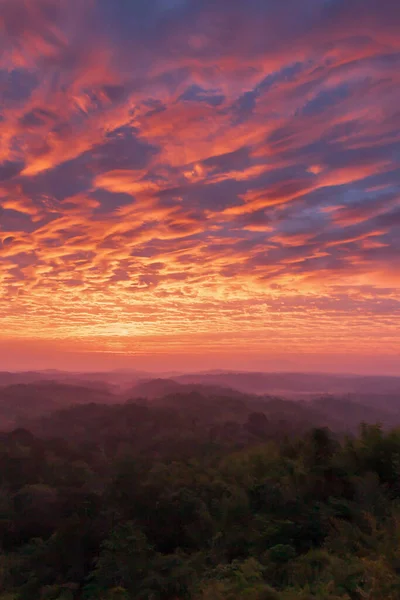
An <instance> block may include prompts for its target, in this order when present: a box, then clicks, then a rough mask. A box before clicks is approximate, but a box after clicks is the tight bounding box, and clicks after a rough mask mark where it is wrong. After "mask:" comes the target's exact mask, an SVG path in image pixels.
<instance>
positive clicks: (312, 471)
mask: <svg viewBox="0 0 400 600" xmlns="http://www.w3.org/2000/svg"><path fill="white" fill-rule="evenodd" d="M399 500H400V433H399V432H397V431H393V432H391V433H388V434H386V433H384V432H383V431H382V430H381V429H380V428H379V427H378V426H363V427H362V428H361V431H360V435H359V437H358V438H357V439H353V440H350V439H349V440H346V441H344V442H343V443H341V444H339V442H337V441H336V440H335V439H334V438H333V436H332V435H331V434H330V433H329V432H328V431H327V430H324V429H314V430H313V431H311V432H310V433H309V434H307V435H305V436H303V437H302V438H300V439H297V440H292V441H290V442H288V441H287V440H286V441H282V442H279V443H278V442H274V443H272V442H270V443H264V444H261V445H258V446H253V447H247V448H241V449H240V450H234V451H233V450H232V449H231V450H228V449H227V448H226V447H224V449H221V450H220V451H219V452H218V451H216V449H215V448H213V452H209V453H207V452H198V451H196V453H195V455H193V456H188V455H185V456H182V457H181V458H180V459H174V460H170V459H167V458H165V457H163V456H159V457H158V458H155V457H154V456H152V458H151V459H149V458H148V457H146V456H137V455H134V454H133V453H130V452H127V453H125V454H124V455H119V456H111V457H110V456H107V455H106V453H105V452H104V449H103V448H101V447H100V446H99V447H98V448H97V450H96V451H93V448H90V449H88V448H86V449H85V447H84V446H79V447H74V446H73V445H71V444H68V443H66V442H61V441H60V440H47V441H43V440H41V439H38V438H36V437H34V436H32V435H30V434H29V433H28V432H16V433H13V434H9V435H6V436H3V439H2V442H1V444H0V542H1V554H0V589H1V590H2V591H3V595H2V596H0V600H75V599H85V600H95V599H96V600H130V599H135V600H136V599H138V600H140V599H143V600H152V599H153V600H164V599H165V600H174V599H175V600H176V599H186V598H187V599H194V600H236V599H239V600H240V599H243V600H344V599H346V600H364V599H368V600H382V599H383V598H384V599H386V600H395V599H398V598H400V504H399Z"/></svg>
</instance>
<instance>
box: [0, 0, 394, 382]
mask: <svg viewBox="0 0 400 600" xmlns="http://www.w3.org/2000/svg"><path fill="white" fill-rule="evenodd" d="M399 30H400V3H399V2H398V0H302V1H301V2H299V0H201V1H200V0H146V2H144V1H143V0H0V368H1V369H2V370H4V369H30V368H65V369H79V370H85V369H96V368H99V369H108V368H119V367H124V368H125V367H132V368H141V369H143V368H145V369H150V370H158V369H161V370H165V369H181V370H190V369H209V368H234V369H247V368H249V369H258V370H260V369H264V370H270V369H274V370H277V369H283V370H285V369H288V370H320V371H321V370H323V371H352V372H360V373H370V372H380V373H399V372H400V102H399V101H400V36H399Z"/></svg>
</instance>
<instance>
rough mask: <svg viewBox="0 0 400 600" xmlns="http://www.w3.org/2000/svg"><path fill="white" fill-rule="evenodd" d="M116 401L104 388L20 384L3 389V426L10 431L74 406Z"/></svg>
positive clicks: (0, 406)
mask: <svg viewBox="0 0 400 600" xmlns="http://www.w3.org/2000/svg"><path fill="white" fill-rule="evenodd" d="M115 401H116V397H115V396H114V395H113V394H112V393H111V392H110V391H109V390H108V389H107V387H104V389H101V388H98V387H90V386H89V387H88V386H83V385H80V386H79V385H69V384H63V383H59V382H55V381H37V382H32V383H17V384H14V385H9V386H5V387H3V388H0V424H1V427H2V428H3V429H4V428H8V427H13V426H15V425H17V424H18V422H19V421H20V420H21V419H27V418H34V417H38V416H41V415H43V414H47V413H50V412H52V411H55V410H57V409H60V408H63V407H68V406H71V405H74V404H88V403H91V402H96V403H112V402H115Z"/></svg>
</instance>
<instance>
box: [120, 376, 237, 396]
mask: <svg viewBox="0 0 400 600" xmlns="http://www.w3.org/2000/svg"><path fill="white" fill-rule="evenodd" d="M191 392H199V393H201V394H203V395H205V396H210V395H214V396H218V395H223V396H231V397H243V396H246V394H244V393H243V392H240V391H238V390H234V389H231V388H227V387H222V386H218V385H210V384H205V383H183V382H179V381H176V380H174V379H162V378H158V379H143V380H139V381H138V383H137V384H136V385H134V386H133V387H132V388H130V389H129V390H128V391H126V392H125V395H126V396H127V397H128V398H148V399H155V398H162V397H163V396H170V395H171V394H190V393H191Z"/></svg>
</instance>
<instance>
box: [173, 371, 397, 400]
mask: <svg viewBox="0 0 400 600" xmlns="http://www.w3.org/2000/svg"><path fill="white" fill-rule="evenodd" d="M173 379H174V380H175V381H178V382H180V383H186V384H188V383H192V384H193V383H197V384H203V385H217V386H223V387H229V388H233V389H236V390H240V391H242V392H246V393H250V394H273V395H282V396H285V395H286V396H288V395H290V396H296V395H304V396H307V395H318V394H319V395H323V394H338V395H343V394H348V393H352V394H384V395H386V394H396V395H398V396H399V397H400V377H386V376H369V377H367V376H359V375H331V374H323V373H250V372H239V373H235V372H223V373H219V372H216V373H215V372H213V373H193V374H185V375H180V376H178V377H173Z"/></svg>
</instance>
